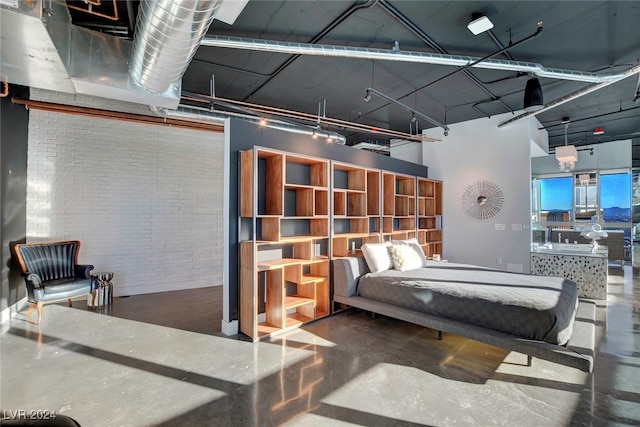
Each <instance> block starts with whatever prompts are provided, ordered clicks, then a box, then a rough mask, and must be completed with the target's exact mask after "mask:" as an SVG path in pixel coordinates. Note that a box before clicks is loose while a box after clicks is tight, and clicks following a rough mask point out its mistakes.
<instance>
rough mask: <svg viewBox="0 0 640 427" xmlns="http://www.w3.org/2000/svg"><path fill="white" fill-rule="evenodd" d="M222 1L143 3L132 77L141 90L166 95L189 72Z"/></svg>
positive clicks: (152, 0) (157, 0)
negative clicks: (191, 62) (190, 63)
mask: <svg viewBox="0 0 640 427" xmlns="http://www.w3.org/2000/svg"><path fill="white" fill-rule="evenodd" d="M221 3H222V0H142V1H141V3H140V10H139V16H138V23H137V25H136V31H135V34H134V37H133V45H132V47H131V57H130V61H129V74H130V75H131V77H132V78H133V80H134V81H136V82H137V83H138V84H139V85H140V86H142V87H144V88H145V89H147V90H149V91H152V92H155V93H164V92H166V91H168V90H170V89H172V88H173V87H175V86H176V85H178V84H180V80H181V78H182V76H183V75H184V73H185V71H186V70H187V66H188V65H189V62H190V61H191V58H192V57H193V55H194V54H195V53H196V50H197V49H198V46H199V45H200V40H201V39H202V37H203V36H204V35H205V34H206V33H207V30H208V29H209V26H210V25H211V22H212V21H213V19H214V18H215V16H216V13H217V11H218V9H219V7H220V4H221Z"/></svg>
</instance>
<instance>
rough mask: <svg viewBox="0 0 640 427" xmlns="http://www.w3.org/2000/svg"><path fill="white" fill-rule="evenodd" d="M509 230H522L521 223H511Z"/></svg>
mask: <svg viewBox="0 0 640 427" xmlns="http://www.w3.org/2000/svg"><path fill="white" fill-rule="evenodd" d="M511 231H522V224H511Z"/></svg>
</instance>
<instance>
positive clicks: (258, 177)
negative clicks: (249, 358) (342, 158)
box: [239, 147, 442, 341]
mask: <svg viewBox="0 0 640 427" xmlns="http://www.w3.org/2000/svg"><path fill="white" fill-rule="evenodd" d="M240 175H241V176H240V229H239V231H240V233H239V234H240V251H239V256H240V331H241V332H242V333H244V334H246V335H247V336H249V337H250V338H251V339H252V340H253V341H258V340H260V339H263V338H267V337H269V336H273V335H276V334H279V333H282V332H285V331H288V330H290V329H293V328H296V327H299V326H300V325H302V324H304V323H306V322H309V321H312V320H315V319H319V318H322V317H324V316H328V315H329V314H331V313H332V312H336V311H337V310H339V309H341V308H344V307H334V306H332V302H331V298H330V294H331V289H330V279H329V278H330V261H331V259H333V258H338V257H343V256H353V255H359V254H361V250H360V247H361V246H362V245H363V244H365V243H379V242H381V241H383V240H400V239H408V238H412V237H417V239H418V241H419V243H420V244H421V246H422V248H423V250H424V252H425V255H427V256H432V255H433V254H435V253H439V254H441V253H442V183H441V182H439V181H433V180H429V179H427V178H421V177H415V176H410V175H404V174H399V173H394V172H389V171H384V170H380V169H371V168H366V167H361V166H356V165H351V164H347V163H341V162H334V161H332V162H330V161H328V160H326V159H318V158H314V157H308V156H302V155H298V154H291V153H285V152H281V151H277V150H271V149H265V148H259V147H255V148H253V149H252V150H248V151H244V152H241V153H240Z"/></svg>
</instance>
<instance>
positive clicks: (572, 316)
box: [333, 257, 596, 372]
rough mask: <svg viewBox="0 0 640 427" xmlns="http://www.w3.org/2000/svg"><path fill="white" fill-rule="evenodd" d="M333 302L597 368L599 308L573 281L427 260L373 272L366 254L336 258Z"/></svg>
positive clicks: (540, 356)
mask: <svg viewBox="0 0 640 427" xmlns="http://www.w3.org/2000/svg"><path fill="white" fill-rule="evenodd" d="M333 284H334V294H333V298H334V301H336V302H338V303H342V304H346V305H348V306H351V307H357V308H360V309H363V310H366V311H370V312H373V313H378V314H381V315H385V316H389V317H393V318H397V319H400V320H404V321H407V322H411V323H415V324H418V325H421V326H425V327H428V328H432V329H435V330H438V331H441V332H448V333H452V334H455V335H460V336H463V337H466V338H470V339H473V340H477V341H481V342H485V343H487V344H491V345H495V346H498V347H502V348H506V349H509V350H512V351H516V352H519V353H524V354H526V355H528V356H530V357H538V358H540V359H545V360H550V361H552V362H556V363H560V364H563V365H566V366H571V367H574V368H578V369H580V370H583V371H585V372H591V371H592V369H593V357H594V346H595V313H596V306H595V303H593V302H592V301H586V300H580V299H578V296H577V289H576V288H577V287H576V285H575V283H574V282H571V281H569V280H566V279H561V278H553V277H545V276H533V275H528V274H521V273H510V272H505V271H501V270H494V269H489V268H483V267H478V266H473V265H466V264H457V263H443V262H436V261H426V260H424V262H423V265H422V266H421V267H420V268H412V269H407V270H404V271H399V270H395V269H393V268H385V269H383V270H382V271H374V272H373V273H372V272H371V271H370V269H369V266H368V264H367V262H366V261H365V259H364V258H363V257H345V258H338V259H335V260H334V261H333Z"/></svg>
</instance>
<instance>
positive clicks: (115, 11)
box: [67, 0, 120, 21]
mask: <svg viewBox="0 0 640 427" xmlns="http://www.w3.org/2000/svg"><path fill="white" fill-rule="evenodd" d="M116 1H117V0H113V16H111V15H105V14H104V13H99V12H94V11H93V8H87V9H83V8H81V7H79V6H74V5H71V4H67V7H68V8H69V9H75V10H79V11H80V12H85V13H89V14H91V15H95V16H100V17H102V18H107V19H110V20H112V21H117V20H118V19H120V18H119V17H118V4H117V3H116ZM88 3H89V4H90V5H94V4H95V5H96V6H100V5H101V1H100V0H98V2H97V4H96V3H94V2H91V1H89V2H88Z"/></svg>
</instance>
